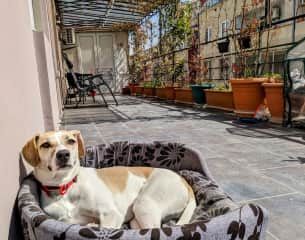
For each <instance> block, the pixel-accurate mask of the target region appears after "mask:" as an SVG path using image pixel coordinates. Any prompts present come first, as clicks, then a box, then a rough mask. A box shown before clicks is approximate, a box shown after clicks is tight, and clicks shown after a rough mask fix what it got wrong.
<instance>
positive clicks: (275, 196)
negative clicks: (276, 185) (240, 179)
mask: <svg viewBox="0 0 305 240" xmlns="http://www.w3.org/2000/svg"><path fill="white" fill-rule="evenodd" d="M295 194H300V192H298V191H296V192H290V193H283V194H278V195H273V196H268V197H262V198H253V199H249V200H245V201H239V202H237V203H238V204H243V203H249V202H253V201H260V200H266V199H272V198H278V197H285V196H290V195H295Z"/></svg>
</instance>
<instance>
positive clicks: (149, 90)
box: [143, 87, 156, 97]
mask: <svg viewBox="0 0 305 240" xmlns="http://www.w3.org/2000/svg"><path fill="white" fill-rule="evenodd" d="M143 95H144V96H146V97H154V96H156V89H155V88H154V87H144V90H143Z"/></svg>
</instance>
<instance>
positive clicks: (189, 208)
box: [177, 184, 196, 225]
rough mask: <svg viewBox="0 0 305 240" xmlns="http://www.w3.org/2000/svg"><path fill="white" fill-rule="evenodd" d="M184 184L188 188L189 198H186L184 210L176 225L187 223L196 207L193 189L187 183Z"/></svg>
mask: <svg viewBox="0 0 305 240" xmlns="http://www.w3.org/2000/svg"><path fill="white" fill-rule="evenodd" d="M186 185H187V189H188V193H189V200H188V203H187V205H186V207H185V208H184V211H183V213H182V215H181V217H180V219H179V220H178V222H177V225H184V224H187V223H189V222H190V220H191V218H192V216H193V214H194V210H195V208H196V199H195V195H194V192H193V189H192V188H191V187H190V185H188V184H186Z"/></svg>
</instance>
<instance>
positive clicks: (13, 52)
mask: <svg viewBox="0 0 305 240" xmlns="http://www.w3.org/2000/svg"><path fill="white" fill-rule="evenodd" d="M29 1H30V0H26V1H25V0H16V1H11V0H2V1H1V2H0V13H1V14H0V27H1V33H2V34H1V38H0V52H1V58H0V66H1V67H0V76H1V90H2V91H1V94H0V109H1V114H0V116H1V121H0V132H1V138H0V146H1V148H0V149H1V153H2V157H1V160H0V164H1V170H2V174H0V189H1V191H0V199H1V202H0V203H1V204H0V226H1V227H0V239H7V236H8V230H9V222H10V215H11V211H12V206H13V203H14V200H15V197H16V194H17V190H18V186H19V152H20V150H21V148H22V146H23V145H24V144H25V143H26V141H27V140H28V139H30V138H31V137H32V136H33V135H34V134H36V133H39V132H42V131H44V130H51V129H57V128H58V124H59V120H60V117H61V98H60V94H59V91H58V84H57V82H56V81H57V80H58V79H57V78H58V77H59V69H58V68H57V64H56V58H55V56H54V55H55V52H56V51H55V48H54V43H56V42H55V40H54V39H55V37H54V35H55V32H54V29H52V23H53V22H52V11H50V9H51V7H52V5H51V4H50V3H51V1H48V0H41V1H40V4H41V7H40V8H41V9H40V10H41V23H40V24H39V26H41V29H38V31H33V24H32V23H33V22H32V21H31V14H30V10H29V9H30V7H29Z"/></svg>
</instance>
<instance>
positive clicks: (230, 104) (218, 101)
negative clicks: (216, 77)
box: [204, 86, 234, 111]
mask: <svg viewBox="0 0 305 240" xmlns="http://www.w3.org/2000/svg"><path fill="white" fill-rule="evenodd" d="M204 92H205V96H206V103H207V105H208V107H211V108H218V109H224V110H229V111H232V110H234V101H233V92H232V89H231V88H227V87H225V86H223V87H216V88H213V89H205V90H204Z"/></svg>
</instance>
